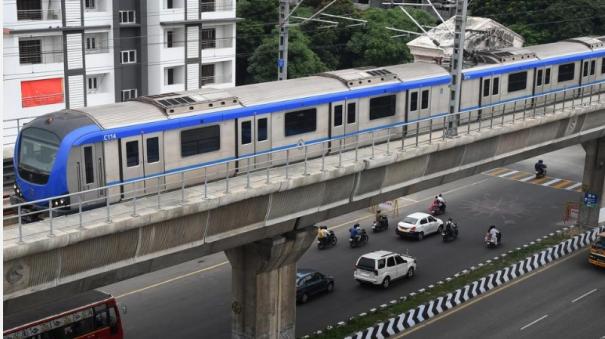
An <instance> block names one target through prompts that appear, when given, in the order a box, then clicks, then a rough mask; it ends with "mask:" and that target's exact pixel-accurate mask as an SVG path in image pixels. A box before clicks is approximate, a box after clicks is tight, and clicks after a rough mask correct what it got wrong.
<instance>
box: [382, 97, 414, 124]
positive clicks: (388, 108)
mask: <svg viewBox="0 0 605 339" xmlns="http://www.w3.org/2000/svg"><path fill="white" fill-rule="evenodd" d="M416 95H418V93H416ZM396 102H397V97H396V96H395V95H385V96H383V97H378V98H372V99H370V120H374V119H380V118H386V117H390V116H393V115H395V103H396Z"/></svg>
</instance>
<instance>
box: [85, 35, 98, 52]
mask: <svg viewBox="0 0 605 339" xmlns="http://www.w3.org/2000/svg"><path fill="white" fill-rule="evenodd" d="M95 49H97V38H95V37H87V38H86V50H87V51H90V50H95Z"/></svg>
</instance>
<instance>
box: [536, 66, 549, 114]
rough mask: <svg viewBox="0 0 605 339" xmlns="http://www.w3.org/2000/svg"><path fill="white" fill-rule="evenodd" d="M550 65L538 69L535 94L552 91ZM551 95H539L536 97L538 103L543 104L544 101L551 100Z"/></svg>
mask: <svg viewBox="0 0 605 339" xmlns="http://www.w3.org/2000/svg"><path fill="white" fill-rule="evenodd" d="M550 73H551V68H550V67H540V68H538V69H536V81H535V86H534V88H535V90H534V94H535V95H539V94H542V93H548V92H550V90H551V88H552V85H551V81H550ZM549 100H550V95H546V96H539V97H537V98H536V99H535V101H536V104H537V105H543V104H544V103H547V102H549Z"/></svg>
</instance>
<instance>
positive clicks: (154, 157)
mask: <svg viewBox="0 0 605 339" xmlns="http://www.w3.org/2000/svg"><path fill="white" fill-rule="evenodd" d="M146 143H147V145H146V147H147V162H148V163H152V162H158V161H160V138H158V137H154V138H149V139H147V141H146Z"/></svg>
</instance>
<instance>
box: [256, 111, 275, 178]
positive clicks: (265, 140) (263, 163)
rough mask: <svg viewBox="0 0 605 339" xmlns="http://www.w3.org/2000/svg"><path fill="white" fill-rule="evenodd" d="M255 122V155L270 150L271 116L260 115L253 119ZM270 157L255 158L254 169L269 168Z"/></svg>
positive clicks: (268, 155) (260, 156)
mask: <svg viewBox="0 0 605 339" xmlns="http://www.w3.org/2000/svg"><path fill="white" fill-rule="evenodd" d="M254 119H255V122H256V138H255V140H256V142H255V145H254V147H255V149H256V153H260V152H266V151H269V150H271V147H272V142H271V114H261V115H256V116H255V117H254ZM271 159H272V157H271V155H270V154H267V155H259V156H257V157H256V158H255V166H256V168H267V167H268V166H271Z"/></svg>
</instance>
